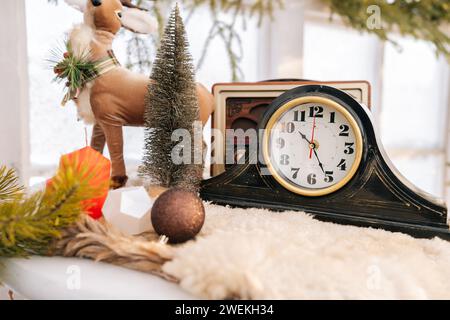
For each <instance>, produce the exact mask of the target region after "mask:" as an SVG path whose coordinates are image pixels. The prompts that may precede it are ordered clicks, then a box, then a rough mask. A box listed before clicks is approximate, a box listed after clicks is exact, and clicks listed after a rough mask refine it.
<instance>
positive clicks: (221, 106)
mask: <svg viewBox="0 0 450 320" xmlns="http://www.w3.org/2000/svg"><path fill="white" fill-rule="evenodd" d="M311 84H318V85H327V86H331V87H334V88H337V89H340V90H342V91H344V92H346V93H347V94H349V95H350V96H351V97H352V98H353V99H355V100H356V101H358V102H359V103H361V104H363V105H365V106H367V107H369V108H370V107H371V88H370V84H369V83H368V82H367V81H327V82H318V81H307V80H271V81H263V82H254V83H244V82H241V83H218V84H216V85H214V87H213V94H214V97H215V100H216V110H215V112H214V114H213V121H212V128H214V129H217V130H219V131H220V132H221V134H220V135H216V136H214V138H213V141H212V143H213V148H212V149H213V151H212V152H213V154H212V156H213V158H214V159H215V160H216V163H214V164H213V165H212V166H211V174H212V176H215V175H218V174H220V173H222V172H224V171H225V170H226V169H227V168H228V167H230V166H232V165H233V164H232V163H230V164H226V163H225V162H226V161H225V157H226V155H225V152H226V150H227V147H228V148H233V152H234V154H235V162H236V161H237V160H238V159H237V158H238V157H240V156H243V155H244V154H245V152H247V150H245V149H244V150H239V149H237V146H236V145H235V144H234V141H227V138H226V130H227V129H235V130H236V129H243V130H247V129H256V128H257V127H258V124H259V122H260V120H261V118H262V115H263V114H264V112H265V111H266V109H267V107H268V106H269V105H270V103H271V102H272V101H273V100H275V99H276V98H277V97H279V96H280V95H281V94H283V93H285V92H286V91H288V90H291V89H293V88H296V87H300V86H305V85H311ZM231 144H233V146H231ZM228 150H229V149H228Z"/></svg>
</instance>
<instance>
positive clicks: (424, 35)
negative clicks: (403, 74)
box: [321, 0, 450, 61]
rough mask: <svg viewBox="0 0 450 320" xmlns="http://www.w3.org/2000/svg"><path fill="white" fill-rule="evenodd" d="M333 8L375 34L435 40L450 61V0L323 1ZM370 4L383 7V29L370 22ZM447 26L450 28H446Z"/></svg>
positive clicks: (387, 37)
mask: <svg viewBox="0 0 450 320" xmlns="http://www.w3.org/2000/svg"><path fill="white" fill-rule="evenodd" d="M321 1H322V2H323V3H325V4H326V5H327V6H329V7H330V9H331V11H332V12H334V13H337V14H338V15H340V16H341V17H342V19H343V21H344V22H345V23H346V24H347V25H349V26H350V27H352V28H354V29H357V30H361V31H365V32H369V33H373V34H375V35H376V36H378V37H379V38H380V39H382V40H388V41H391V42H393V43H395V41H393V40H392V38H391V35H390V34H389V32H392V31H398V32H399V33H400V34H402V35H406V36H412V37H414V38H416V39H422V40H425V41H428V42H430V43H432V44H433V45H434V47H435V51H436V54H442V55H444V56H445V57H446V58H447V59H448V61H450V37H449V33H448V30H449V29H448V28H449V24H450V2H449V1H442V0H427V1H408V0H397V1H391V2H389V1H385V0H321ZM370 6H376V7H377V8H378V9H379V13H380V15H379V17H380V19H381V21H380V26H379V28H373V27H371V26H370V24H368V18H369V16H370V14H368V12H367V10H368V8H369V7H370ZM445 29H447V30H445Z"/></svg>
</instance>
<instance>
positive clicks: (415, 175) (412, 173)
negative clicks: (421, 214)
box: [391, 155, 444, 197]
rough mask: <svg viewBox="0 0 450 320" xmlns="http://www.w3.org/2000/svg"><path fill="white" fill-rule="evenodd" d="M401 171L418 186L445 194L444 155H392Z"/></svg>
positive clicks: (436, 193) (427, 190) (438, 193)
mask: <svg viewBox="0 0 450 320" xmlns="http://www.w3.org/2000/svg"><path fill="white" fill-rule="evenodd" d="M391 160H392V162H393V163H394V164H395V167H396V168H397V169H398V170H399V171H400V173H401V174H402V175H403V176H404V177H405V178H407V179H408V180H409V181H410V182H411V183H412V184H414V185H415V186H417V187H418V188H420V189H422V190H424V191H426V192H428V193H431V194H433V195H436V196H439V197H442V196H443V195H444V190H443V183H444V156H443V155H423V156H422V155H418V156H403V157H402V156H391Z"/></svg>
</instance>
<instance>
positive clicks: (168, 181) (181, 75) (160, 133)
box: [141, 6, 202, 190]
mask: <svg viewBox="0 0 450 320" xmlns="http://www.w3.org/2000/svg"><path fill="white" fill-rule="evenodd" d="M188 46H189V44H188V41H187V37H186V31H185V28H184V24H183V20H182V18H181V17H180V12H179V9H178V6H176V7H175V8H174V10H173V11H172V14H171V15H170V18H169V21H168V23H167V26H166V28H165V31H164V36H163V38H162V40H161V45H160V48H159V50H158V52H157V55H156V59H155V62H154V65H153V70H152V75H151V84H150V85H149V88H148V96H147V101H146V111H145V121H146V136H145V150H144V159H143V165H142V167H141V174H142V175H143V176H145V177H148V178H150V180H151V182H152V183H153V184H158V185H160V186H162V187H180V188H184V189H190V190H197V189H198V187H199V184H200V181H201V177H202V165H201V164H195V163H194V154H195V152H201V150H197V149H198V148H196V147H195V144H194V143H193V142H192V143H190V146H187V148H185V149H183V150H184V152H190V155H191V162H190V163H189V164H187V163H182V164H175V163H174V162H173V161H172V157H171V153H172V150H173V149H174V147H175V146H177V147H179V146H180V142H179V141H178V142H177V141H175V142H174V141H172V139H171V138H172V133H173V131H174V130H176V129H185V130H187V131H189V132H190V134H191V137H192V138H193V137H194V132H193V131H194V130H193V124H194V122H195V121H197V120H198V117H199V107H198V100H197V92H196V83H195V76H194V67H193V63H192V57H191V55H190V53H189V50H188ZM200 148H201V146H200ZM187 150H189V151H187Z"/></svg>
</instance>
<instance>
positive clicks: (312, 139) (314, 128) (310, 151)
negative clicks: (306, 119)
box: [309, 113, 316, 159]
mask: <svg viewBox="0 0 450 320" xmlns="http://www.w3.org/2000/svg"><path fill="white" fill-rule="evenodd" d="M315 131H316V113H314V117H313V127H312V135H311V145H310V146H309V158H310V159H311V158H312V154H313V149H314V133H315Z"/></svg>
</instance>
